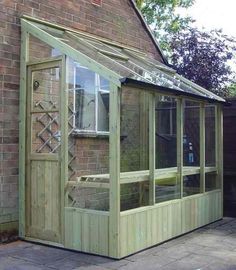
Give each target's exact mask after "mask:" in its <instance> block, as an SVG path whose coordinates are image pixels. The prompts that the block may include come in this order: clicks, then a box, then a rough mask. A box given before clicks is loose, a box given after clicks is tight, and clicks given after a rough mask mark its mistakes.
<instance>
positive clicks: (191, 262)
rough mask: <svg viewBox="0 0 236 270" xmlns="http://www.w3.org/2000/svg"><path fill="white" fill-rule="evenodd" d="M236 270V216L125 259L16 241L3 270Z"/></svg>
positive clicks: (1, 258)
mask: <svg viewBox="0 0 236 270" xmlns="http://www.w3.org/2000/svg"><path fill="white" fill-rule="evenodd" d="M55 269H58V270H64V269H65V270H78V269H79V270H133V269H134V270H236V219H233V218H224V219H222V220H220V221H217V222H215V223H212V224H210V225H208V226H205V227H202V228H200V229H198V230H196V231H194V232H191V233H189V234H186V235H183V236H180V237H178V238H175V239H173V240H170V241H168V242H166V243H163V244H161V245H158V246H155V247H152V248H149V249H146V250H144V251H141V252H139V253H137V254H134V255H130V256H128V257H126V258H125V259H122V260H113V259H110V258H105V257H101V256H95V255H90V254H84V253H81V252H76V251H69V250H66V249H60V248H53V247H49V246H45V245H40V244H33V243H29V242H24V241H16V242H13V243H9V244H2V245H0V270H55Z"/></svg>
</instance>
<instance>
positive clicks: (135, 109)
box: [120, 89, 149, 172]
mask: <svg viewBox="0 0 236 270" xmlns="http://www.w3.org/2000/svg"><path fill="white" fill-rule="evenodd" d="M148 115H149V113H148V93H147V92H145V91H139V90H137V89H134V90H133V89H122V97H121V150H120V151H121V172H128V171H140V170H148V169H149V167H148V166H149V165H148V147H149V146H148V145H149V138H148Z"/></svg>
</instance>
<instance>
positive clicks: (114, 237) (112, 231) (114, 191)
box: [109, 82, 121, 258]
mask: <svg viewBox="0 0 236 270" xmlns="http://www.w3.org/2000/svg"><path fill="white" fill-rule="evenodd" d="M120 99H121V89H120V88H119V87H117V85H115V84H113V83H111V82H110V100H109V108H110V112H109V131H110V137H109V168H110V194H109V196H110V213H109V256H110V257H113V258H119V254H120V243H119V241H120V237H119V236H120Z"/></svg>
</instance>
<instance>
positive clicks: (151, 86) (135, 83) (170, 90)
mask: <svg viewBox="0 0 236 270" xmlns="http://www.w3.org/2000/svg"><path fill="white" fill-rule="evenodd" d="M120 82H121V85H125V86H135V87H138V88H142V89H146V90H151V91H158V92H161V93H163V94H166V95H167V94H168V93H169V94H173V95H175V96H186V97H191V98H195V99H198V100H205V101H207V102H209V103H220V104H223V105H224V106H230V104H229V102H227V101H225V100H217V99H214V98H208V97H204V96H201V95H195V94H191V93H187V92H184V91H180V90H178V89H174V88H169V87H164V86H159V85H155V84H152V83H147V82H143V81H139V80H135V79H131V78H127V77H124V78H121V79H120Z"/></svg>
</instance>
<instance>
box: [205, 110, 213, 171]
mask: <svg viewBox="0 0 236 270" xmlns="http://www.w3.org/2000/svg"><path fill="white" fill-rule="evenodd" d="M215 108H216V107H215V106H213V105H209V106H206V110H205V115H206V118H205V121H206V125H205V132H206V166H208V167H209V166H215V165H216V164H215V162H216V160H215V158H216V140H215V135H216V133H215V125H216V115H215Z"/></svg>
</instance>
